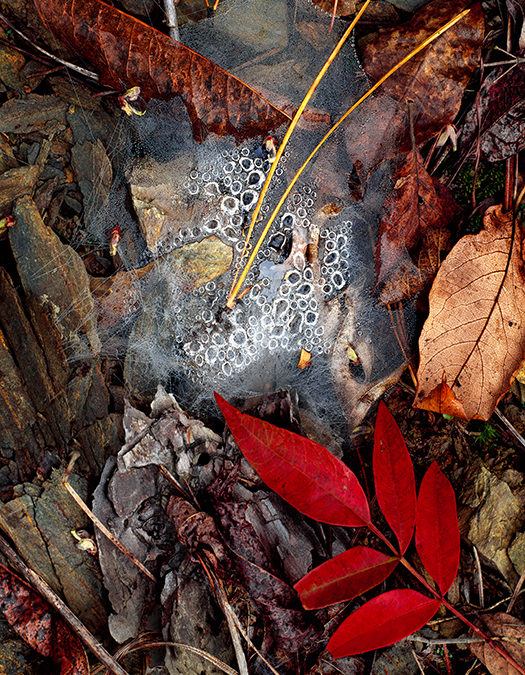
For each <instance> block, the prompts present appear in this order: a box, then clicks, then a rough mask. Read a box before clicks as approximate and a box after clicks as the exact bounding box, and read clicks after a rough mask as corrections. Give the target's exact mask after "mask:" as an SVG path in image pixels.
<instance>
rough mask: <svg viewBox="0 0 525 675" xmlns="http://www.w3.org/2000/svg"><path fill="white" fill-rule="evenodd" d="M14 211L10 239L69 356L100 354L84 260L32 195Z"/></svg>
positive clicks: (24, 278)
mask: <svg viewBox="0 0 525 675" xmlns="http://www.w3.org/2000/svg"><path fill="white" fill-rule="evenodd" d="M13 215H14V217H15V221H16V225H15V226H14V227H11V228H9V241H10V243H11V248H12V251H13V255H14V256H15V258H16V263H17V268H18V273H19V275H20V279H21V282H22V286H23V287H24V290H25V292H26V293H28V294H31V295H33V296H35V297H36V298H37V300H38V301H39V303H40V304H41V305H43V306H44V307H45V308H46V310H47V312H48V314H49V315H50V316H51V317H52V318H53V323H54V324H55V326H56V327H57V328H58V329H59V331H60V334H61V337H62V342H63V344H64V349H65V352H66V355H67V357H68V358H70V359H76V360H81V359H82V358H84V359H85V358H89V357H92V356H96V355H97V354H98V353H99V352H100V340H99V338H98V335H97V332H96V327H95V314H94V304H93V299H92V297H91V294H90V292H89V280H88V276H87V272H86V268H85V267H84V264H83V262H82V259H81V258H80V256H79V255H78V253H76V252H75V251H74V250H73V249H72V248H71V247H70V246H66V245H64V244H62V242H61V241H60V239H59V238H58V237H57V235H56V234H55V233H54V232H53V231H52V230H51V229H50V228H48V227H46V226H45V224H44V222H43V221H42V218H41V217H40V214H39V213H38V211H37V209H36V207H35V205H34V203H33V201H32V200H31V199H30V198H29V197H22V198H21V199H19V200H18V201H17V203H16V206H15V208H14V210H13ZM44 272H45V273H44Z"/></svg>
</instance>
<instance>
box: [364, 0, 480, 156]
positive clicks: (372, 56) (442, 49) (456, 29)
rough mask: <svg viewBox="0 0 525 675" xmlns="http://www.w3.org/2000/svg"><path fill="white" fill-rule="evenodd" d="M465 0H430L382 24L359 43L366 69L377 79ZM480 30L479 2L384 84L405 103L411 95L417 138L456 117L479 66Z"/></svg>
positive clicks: (424, 138) (455, 12)
mask: <svg viewBox="0 0 525 675" xmlns="http://www.w3.org/2000/svg"><path fill="white" fill-rule="evenodd" d="M465 4H466V3H461V2H458V1H457V0H433V2H430V3H428V5H425V7H423V9H421V10H419V11H418V12H416V13H415V14H414V16H413V17H412V18H411V19H410V21H408V22H407V23H404V24H402V25H401V26H395V27H393V28H383V29H380V30H379V31H377V33H375V34H373V35H370V36H366V37H365V38H363V40H362V41H361V43H360V47H361V52H362V61H363V65H364V67H365V70H366V72H367V73H368V74H369V75H370V77H371V78H372V79H373V80H378V79H379V78H380V77H382V76H383V75H384V74H385V73H386V72H387V71H388V70H389V69H390V68H392V67H393V66H394V65H395V64H396V63H398V62H399V60H400V58H402V57H403V56H405V55H406V54H408V53H409V52H410V51H411V50H412V49H414V47H416V46H417V45H418V44H420V43H421V42H423V40H425V39H426V38H427V37H428V36H429V35H430V34H431V33H433V32H434V31H435V30H438V29H439V28H440V27H441V26H443V25H444V24H445V23H446V22H447V21H449V20H450V19H452V18H453V17H454V16H455V15H456V14H457V13H458V12H459V11H460V10H461V9H463V8H464V6H465ZM483 34H484V19H483V12H482V10H481V5H480V3H474V4H473V5H472V6H471V8H470V12H469V14H468V15H467V16H466V17H465V18H464V19H462V20H461V21H459V22H458V23H457V24H456V25H455V26H453V27H452V28H450V29H449V30H448V31H447V32H446V33H445V34H444V35H442V36H441V37H440V38H439V39H438V40H436V41H435V42H434V43H433V44H432V45H431V46H430V47H427V48H426V49H424V50H423V51H422V52H421V54H420V55H418V56H416V57H415V58H413V59H412V60H411V61H410V62H409V63H408V64H406V65H405V66H404V67H403V68H401V69H400V70H399V71H398V72H397V73H395V74H394V75H393V76H392V77H390V78H389V80H388V81H387V82H386V83H385V84H384V85H383V91H384V93H386V94H388V95H389V96H391V97H392V98H394V99H395V100H396V101H400V102H401V103H402V104H405V102H406V101H407V99H412V100H413V101H414V127H415V133H416V140H417V142H418V143H420V142H423V141H425V140H428V138H430V137H431V136H433V135H434V134H436V133H438V132H439V131H440V130H441V129H442V127H444V126H446V125H447V124H450V123H451V122H452V121H453V119H454V118H455V117H456V115H457V113H458V111H459V107H460V105H461V100H462V98H463V91H464V89H465V87H466V86H467V84H468V82H469V80H470V77H471V75H472V72H473V71H474V69H475V68H476V67H477V66H478V64H479V60H480V56H481V44H482V41H483Z"/></svg>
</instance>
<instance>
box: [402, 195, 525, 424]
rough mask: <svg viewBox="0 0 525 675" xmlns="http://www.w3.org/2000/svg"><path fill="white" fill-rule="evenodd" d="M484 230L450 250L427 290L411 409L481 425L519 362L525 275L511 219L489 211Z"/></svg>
mask: <svg viewBox="0 0 525 675" xmlns="http://www.w3.org/2000/svg"><path fill="white" fill-rule="evenodd" d="M484 225H485V227H484V229H483V230H482V231H481V232H479V234H475V235H468V236H465V237H463V238H462V239H461V240H460V241H459V242H458V243H457V244H456V246H455V247H454V248H453V249H452V251H451V252H450V254H449V255H448V257H447V258H446V260H445V261H444V263H443V264H442V266H441V268H440V270H439V272H438V274H437V276H436V279H435V281H434V285H433V286H432V290H431V291H430V296H429V304H430V313H429V317H428V319H427V321H426V322H425V325H424V326H423V331H422V333H421V337H420V340H419V353H420V364H419V370H418V389H417V392H416V399H415V402H414V405H415V406H416V407H418V408H424V409H427V410H434V411H436V412H440V413H448V414H451V415H457V416H460V417H463V418H465V419H473V418H476V419H484V420H487V419H489V418H490V416H491V415H492V413H493V411H494V408H495V407H496V405H497V403H498V401H499V399H500V398H501V397H502V396H503V394H505V393H506V392H507V390H508V389H509V387H510V385H511V382H512V378H513V376H514V374H515V373H516V371H517V370H518V369H519V367H520V364H521V362H522V361H523V357H524V351H525V287H524V282H525V270H524V265H523V261H522V259H521V245H522V241H521V235H520V232H519V228H516V232H514V228H513V222H512V216H511V214H505V213H503V212H502V210H501V207H500V206H494V207H491V208H489V209H487V212H486V214H485V218H484Z"/></svg>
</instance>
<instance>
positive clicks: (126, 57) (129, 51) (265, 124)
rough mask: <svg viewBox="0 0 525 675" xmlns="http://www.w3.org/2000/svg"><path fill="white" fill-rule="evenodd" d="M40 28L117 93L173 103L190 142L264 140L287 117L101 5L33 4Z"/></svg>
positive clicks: (65, 0)
mask: <svg viewBox="0 0 525 675" xmlns="http://www.w3.org/2000/svg"><path fill="white" fill-rule="evenodd" d="M34 3H35V5H36V8H37V10H38V13H39V14H40V17H41V18H42V21H43V23H44V24H45V26H46V27H47V28H48V29H49V30H50V31H51V32H52V33H53V34H54V35H55V36H56V37H57V38H58V39H59V40H60V41H61V42H63V43H64V44H66V45H68V47H70V48H71V49H72V50H74V51H75V53H76V54H78V55H80V56H82V57H83V58H85V59H86V60H87V61H88V62H89V63H90V64H91V65H92V66H93V67H94V68H95V69H96V70H97V71H98V72H99V73H100V79H101V82H102V83H103V84H106V85H108V86H110V87H112V88H114V89H117V90H119V91H124V90H125V89H127V88H129V87H132V86H139V87H140V90H141V95H142V96H143V97H144V98H145V99H149V98H160V99H169V98H172V97H174V96H180V97H181V98H182V100H183V101H184V105H185V106H186V109H187V111H188V114H189V116H190V119H191V122H192V124H193V130H194V134H195V137H196V138H197V139H198V140H203V139H204V138H205V137H206V135H207V134H208V133H209V132H213V133H216V134H218V135H219V136H221V135H224V134H232V135H233V136H235V138H236V139H237V140H240V139H243V138H246V137H248V136H256V135H263V134H267V133H268V131H270V130H271V129H273V128H275V127H277V126H279V125H281V124H283V123H284V122H286V121H287V120H288V119H289V118H288V117H287V116H286V115H285V114H284V113H283V112H281V111H280V110H278V109H277V108H275V107H273V106H272V105H271V104H270V103H269V102H268V101H266V100H265V99H264V98H262V96H260V95H259V94H257V92H255V91H254V90H253V89H251V88H250V87H249V86H248V85H246V84H244V82H241V80H239V79H237V78H236V77H234V76H233V75H231V74H230V73H228V72H226V71H225V70H223V69H222V68H219V67H218V66H216V65H215V64H214V63H212V62H211V61H209V60H208V59H206V58H204V57H203V56H201V55H200V54H197V53H196V52H194V51H192V50H191V49H188V48H187V47H185V46H184V45H182V44H180V43H179V42H175V41H173V40H171V39H170V38H169V37H167V36H166V35H164V34H163V33H161V32H160V31H157V30H155V29H154V28H151V26H148V25H146V24H145V23H142V22H141V21H138V20H137V19H134V18H133V17H131V16H129V15H128V14H124V13H123V12H120V11H119V10H118V9H115V8H114V7H110V6H109V5H106V4H105V3H104V2H101V1H100V0H84V1H83V2H75V1H74V0H34Z"/></svg>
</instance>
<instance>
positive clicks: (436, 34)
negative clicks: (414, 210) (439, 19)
mask: <svg viewBox="0 0 525 675" xmlns="http://www.w3.org/2000/svg"><path fill="white" fill-rule="evenodd" d="M469 12H470V9H465V10H463V11H462V12H460V13H459V14H457V15H456V16H455V17H454V18H453V19H451V20H450V21H448V22H447V23H446V24H444V25H443V26H442V27H441V28H440V29H439V30H437V31H435V32H434V33H432V35H430V36H429V37H428V38H427V39H426V40H424V41H423V42H422V43H421V44H420V45H418V46H417V47H416V48H415V49H413V50H412V51H411V52H410V53H409V54H407V55H406V56H405V57H404V58H402V59H401V61H399V62H398V63H397V64H396V65H395V66H394V67H393V68H391V69H390V70H389V71H388V72H387V73H386V74H385V75H383V77H381V78H380V79H379V80H378V81H377V82H376V83H375V84H374V85H373V86H372V87H370V89H369V90H368V91H367V92H365V93H364V94H363V96H361V97H360V98H359V99H358V100H357V101H356V102H355V103H354V104H353V105H352V106H351V107H350V108H349V109H348V110H347V111H346V112H345V114H344V115H343V116H342V117H341V118H340V119H339V121H338V122H336V123H335V124H334V125H333V127H332V128H331V129H330V130H329V131H328V132H327V133H326V134H325V135H324V136H323V138H322V139H321V140H320V141H319V143H318V144H317V145H316V146H315V148H314V149H313V150H312V152H311V153H310V154H309V155H308V157H307V159H306V160H305V162H304V163H303V164H302V165H301V167H300V168H299V170H298V171H297V173H296V174H295V176H294V177H293V179H292V180H291V182H290V184H289V185H288V187H287V188H286V190H285V191H284V194H283V195H282V197H281V198H280V200H279V202H278V203H277V206H276V207H275V208H274V210H273V212H272V214H271V216H270V218H269V219H268V222H267V223H266V225H265V227H264V229H263V231H262V233H261V236H260V237H259V239H258V241H257V243H256V244H255V246H254V248H253V250H252V252H251V254H250V257H249V258H248V262H247V263H246V265H245V267H244V270H243V271H242V274H241V275H240V277H239V279H238V281H237V283H236V285H235V287H234V289H233V290H232V291H231V293H230V297H229V298H228V301H227V303H226V306H227V307H229V308H231V307H233V306H234V304H235V298H236V297H237V294H238V293H239V290H240V288H241V286H242V284H243V283H244V280H245V279H246V276H247V274H248V272H249V270H250V267H251V265H252V264H253V261H254V260H255V257H256V256H257V253H258V252H259V249H260V248H261V246H262V243H263V242H264V240H265V238H266V235H267V234H268V231H269V230H270V227H271V225H272V223H273V221H274V220H275V218H276V217H277V214H278V213H279V211H280V209H281V207H282V205H283V204H284V202H285V201H286V199H287V198H288V195H289V194H290V192H291V191H292V189H293V187H294V185H295V184H296V183H297V181H298V180H299V178H300V176H301V174H302V173H303V171H304V170H305V169H306V167H307V166H308V165H309V164H310V162H311V161H312V159H313V157H314V156H315V155H316V154H317V152H318V151H319V150H320V148H321V147H322V146H323V145H324V144H325V142H326V141H327V140H328V138H330V136H331V135H332V134H333V133H334V132H335V131H336V130H337V129H338V128H339V126H340V125H341V124H342V123H343V122H344V121H345V119H346V118H347V117H348V115H350V114H351V113H352V112H353V111H354V110H355V109H356V108H357V107H358V106H360V105H361V103H363V101H365V100H366V99H367V98H368V97H369V96H370V95H371V94H373V93H374V91H376V89H378V88H379V87H380V86H381V85H382V84H383V82H385V81H386V80H388V78H389V77H391V76H392V75H393V74H394V73H395V72H396V71H397V70H399V69H400V68H402V67H403V66H404V65H405V63H407V62H408V61H410V59H412V58H414V56H416V54H419V52H420V51H422V50H423V49H425V47H427V46H428V45H429V44H430V43H431V42H433V41H434V40H436V39H437V38H438V37H440V35H443V33H445V31H447V30H448V29H449V28H451V27H452V26H454V25H455V24H456V23H457V22H458V21H461V19H463V18H464V17H465V16H466V15H467V14H468V13H469ZM294 119H295V117H294ZM274 165H275V162H274V163H273V165H272V167H273V166H274ZM270 171H271V169H270ZM269 175H270V174H268V176H269ZM267 180H268V178H267Z"/></svg>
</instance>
